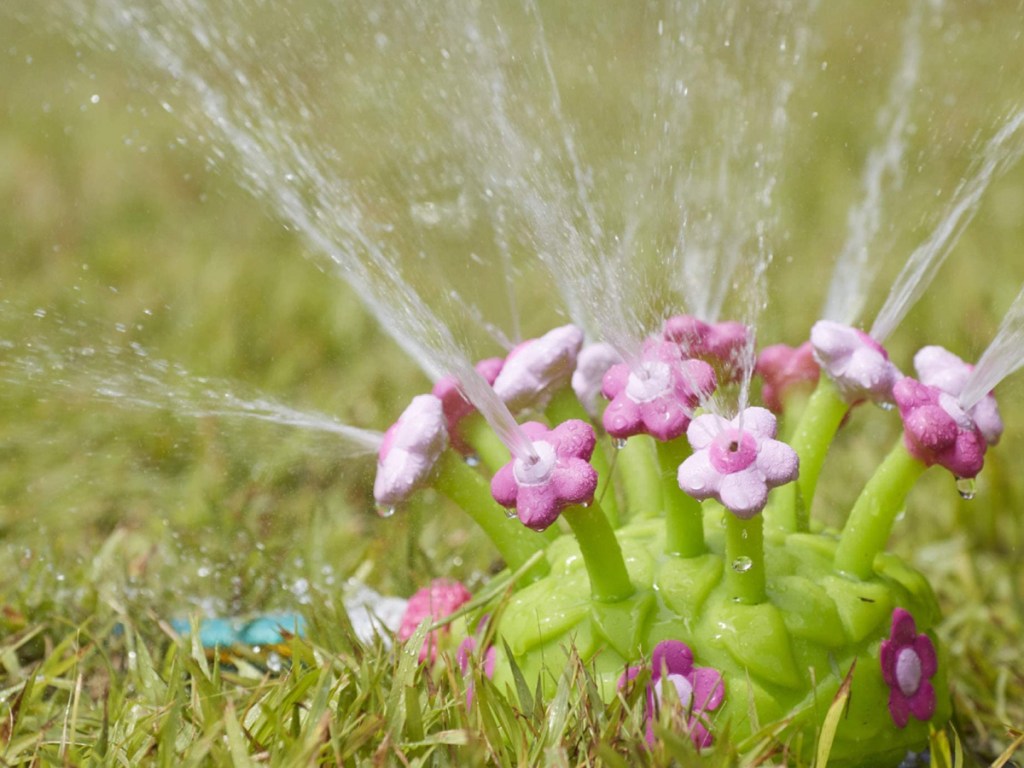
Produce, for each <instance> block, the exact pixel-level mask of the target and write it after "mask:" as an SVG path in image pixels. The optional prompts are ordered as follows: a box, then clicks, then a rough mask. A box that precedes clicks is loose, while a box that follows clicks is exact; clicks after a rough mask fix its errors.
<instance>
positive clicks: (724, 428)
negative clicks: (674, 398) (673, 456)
mask: <svg viewBox="0 0 1024 768" xmlns="http://www.w3.org/2000/svg"><path fill="white" fill-rule="evenodd" d="M775 428H776V423H775V416H774V415H772V412H771V411H769V410H768V409H766V408H756V407H755V408H747V409H746V410H744V411H743V412H742V413H741V414H739V415H738V416H736V418H734V419H731V420H726V419H724V418H722V417H721V416H716V415H714V414H705V415H703V416H698V417H697V418H696V419H694V420H693V422H692V423H691V424H690V427H689V429H688V430H687V431H686V437H687V439H688V440H689V441H690V445H691V446H692V447H693V451H694V452H693V454H692V455H691V456H689V457H688V458H687V459H686V461H684V462H683V463H682V464H681V465H680V466H679V474H678V480H679V487H680V488H682V489H683V491H685V492H686V493H688V494H689V495H690V496H692V497H693V498H695V499H698V500H700V501H703V500H704V499H711V498H713V499H717V500H718V501H719V502H721V504H722V505H723V506H724V507H726V508H727V509H728V510H729V511H731V512H732V513H733V514H734V515H736V516H737V517H740V518H743V519H745V520H746V519H749V518H751V517H753V516H754V515H756V514H757V513H758V512H760V511H761V510H762V509H764V507H765V504H767V502H768V490H769V489H770V488H774V487H776V486H779V485H783V484H785V483H788V482H790V481H792V480H795V479H796V477H797V475H798V474H799V466H800V461H799V458H798V457H797V455H796V451H794V450H793V449H792V448H790V447H789V446H788V445H786V444H785V443H783V442H781V441H779V440H776V439H774V438H775Z"/></svg>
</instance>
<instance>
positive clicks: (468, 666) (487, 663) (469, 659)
mask: <svg viewBox="0 0 1024 768" xmlns="http://www.w3.org/2000/svg"><path fill="white" fill-rule="evenodd" d="M488 618H489V617H488V616H484V617H483V618H482V619H481V620H480V623H479V625H477V628H476V634H475V635H473V636H470V637H467V638H465V639H464V640H463V641H462V642H461V643H459V649H458V651H456V653H455V658H456V660H457V661H458V662H459V671H461V672H462V677H463V678H469V677H470V672H471V671H472V668H473V662H474V657H473V654H474V652H475V651H476V648H477V645H478V644H479V642H478V640H477V638H479V637H480V636H481V635H483V633H484V630H485V629H486V627H487V619H488ZM496 663H497V653H496V652H495V650H494V646H493V645H490V646H488V647H487V650H485V651H484V655H483V672H484V675H485V676H486V677H487V678H488V679H492V678H493V677H494V667H495V664H496ZM473 695H474V691H473V681H472V679H470V680H469V681H468V682H467V684H466V706H467V707H471V706H473Z"/></svg>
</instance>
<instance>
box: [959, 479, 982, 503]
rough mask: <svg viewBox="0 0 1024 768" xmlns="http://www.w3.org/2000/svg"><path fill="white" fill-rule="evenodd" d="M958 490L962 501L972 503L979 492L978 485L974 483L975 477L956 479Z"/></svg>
mask: <svg viewBox="0 0 1024 768" xmlns="http://www.w3.org/2000/svg"><path fill="white" fill-rule="evenodd" d="M956 489H957V490H958V491H959V492H960V498H961V499H964V500H966V501H970V500H971V499H973V498H974V494H975V493H977V491H978V484H977V483H976V482H975V481H974V478H973V477H958V478H957V479H956Z"/></svg>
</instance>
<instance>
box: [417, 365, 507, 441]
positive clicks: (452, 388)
mask: <svg viewBox="0 0 1024 768" xmlns="http://www.w3.org/2000/svg"><path fill="white" fill-rule="evenodd" d="M504 364H505V358H503V357H489V358H487V359H486V360H481V361H480V362H479V363H477V364H476V366H474V367H475V368H476V372H477V373H479V374H480V375H481V376H482V377H483V378H484V379H485V380H486V381H487V383H488V384H494V380H495V379H496V378H498V374H499V373H500V372H501V368H502V366H503V365H504ZM433 395H434V397H436V398H438V399H439V400H440V401H441V408H442V410H443V411H444V418H445V421H446V422H447V424H448V438H449V440H451V444H452V447H453V448H454V449H455V450H457V451H458V452H459V453H461V454H463V455H465V454H468V453H470V452H471V451H472V448H470V446H469V445H467V444H466V441H465V439H463V437H462V434H461V433H460V432H459V422H461V421H462V420H463V419H464V418H466V417H467V416H469V415H470V414H471V413H473V412H474V411H475V410H476V408H474V407H473V404H472V403H471V402H469V400H467V399H466V397H465V395H463V394H462V389H461V387H459V382H458V379H456V378H455V377H454V376H444V377H443V378H441V379H439V380H438V382H437V383H436V384H435V385H434V389H433Z"/></svg>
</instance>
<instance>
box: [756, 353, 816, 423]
mask: <svg viewBox="0 0 1024 768" xmlns="http://www.w3.org/2000/svg"><path fill="white" fill-rule="evenodd" d="M754 370H755V371H756V372H757V374H758V375H759V376H760V377H761V380H762V382H763V383H762V385H761V398H762V399H763V400H764V404H765V405H767V406H768V408H769V409H771V410H772V411H773V412H775V413H782V411H783V401H784V400H785V399H786V398H787V397H788V395H789V394H790V393H791V392H794V391H797V390H801V389H804V390H806V391H807V392H808V393H809V392H810V391H811V390H812V389H813V388H814V385H815V384H817V383H818V377H819V376H820V374H821V369H820V368H818V364H817V363H816V362H815V361H814V350H813V348H812V347H811V342H809V341H805V342H804V343H803V344H801V345H800V346H799V347H791V346H789V345H788V344H772V345H771V346H770V347H765V348H764V349H762V350H761V354H760V355H758V357H757V365H756V366H755V367H754Z"/></svg>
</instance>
